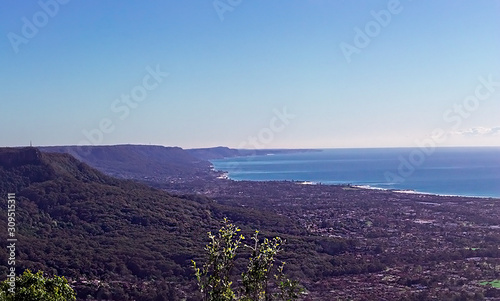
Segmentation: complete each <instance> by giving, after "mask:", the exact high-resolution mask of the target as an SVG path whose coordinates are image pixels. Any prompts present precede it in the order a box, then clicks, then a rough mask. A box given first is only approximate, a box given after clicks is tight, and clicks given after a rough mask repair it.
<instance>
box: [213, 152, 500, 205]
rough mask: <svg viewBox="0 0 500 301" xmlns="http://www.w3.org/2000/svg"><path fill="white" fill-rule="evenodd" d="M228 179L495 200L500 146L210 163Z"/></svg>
mask: <svg viewBox="0 0 500 301" xmlns="http://www.w3.org/2000/svg"><path fill="white" fill-rule="evenodd" d="M212 164H213V166H214V169H216V170H220V171H225V172H227V174H228V177H229V178H231V179H233V180H251V181H279V180H294V181H307V182H314V183H323V184H352V185H359V186H367V187H371V188H381V189H395V190H411V191H415V192H421V193H432V194H440V195H460V196H477V197H494V198H500V148H499V147H484V148H479V147H477V148H465V147H464V148H435V149H427V150H426V149H418V148H378V149H325V150H319V151H317V152H303V153H290V154H275V155H261V156H248V157H235V158H226V159H221V160H212Z"/></svg>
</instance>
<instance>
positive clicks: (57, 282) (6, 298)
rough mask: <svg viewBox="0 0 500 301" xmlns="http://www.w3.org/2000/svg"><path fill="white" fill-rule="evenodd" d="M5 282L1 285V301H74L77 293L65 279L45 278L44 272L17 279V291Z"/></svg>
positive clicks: (28, 272)
mask: <svg viewBox="0 0 500 301" xmlns="http://www.w3.org/2000/svg"><path fill="white" fill-rule="evenodd" d="M11 288H12V285H11V283H10V282H9V280H5V281H4V282H2V283H1V285H0V301H21V300H22V301H74V300H76V296H75V292H74V290H73V289H72V288H71V286H69V284H68V281H67V280H66V278H64V277H59V276H54V277H52V278H50V277H45V276H44V275H43V272H42V271H38V272H37V273H36V274H33V273H32V272H31V271H30V270H26V271H24V273H23V274H22V275H21V276H19V277H16V281H15V289H14V292H12V289H11Z"/></svg>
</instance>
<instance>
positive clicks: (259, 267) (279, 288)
mask: <svg viewBox="0 0 500 301" xmlns="http://www.w3.org/2000/svg"><path fill="white" fill-rule="evenodd" d="M240 231H241V229H239V228H238V227H236V226H235V225H233V224H231V223H230V222H229V221H228V220H227V219H224V222H223V225H222V228H221V229H220V230H219V233H218V234H215V235H214V234H212V233H209V234H208V237H209V238H210V242H209V244H208V245H207V246H206V247H205V250H206V251H207V255H208V259H207V262H206V263H205V264H204V265H203V267H202V268H198V267H197V265H196V262H195V261H193V268H194V270H195V275H196V279H197V281H198V286H199V289H200V292H201V294H202V296H203V300H206V301H233V300H240V301H270V300H287V301H288V300H297V299H298V298H299V295H300V293H301V292H302V288H300V287H299V284H298V282H297V281H292V280H290V279H288V278H286V277H285V275H284V273H283V267H284V264H285V263H282V265H281V266H279V267H278V268H277V271H276V274H274V277H271V271H272V268H273V266H274V262H275V260H276V255H277V254H278V253H279V252H281V251H282V250H283V249H282V247H283V245H284V243H285V241H284V240H282V239H281V238H280V237H275V238H273V239H271V240H269V239H267V238H266V239H264V241H263V242H260V241H259V239H258V234H259V231H256V232H255V234H254V236H253V237H252V240H253V241H254V244H253V246H248V245H245V247H247V248H249V249H250V250H251V255H250V258H249V261H248V265H247V270H246V272H243V273H242V275H241V287H239V288H238V289H237V290H235V289H233V288H232V284H233V281H232V280H231V270H232V269H233V267H234V260H235V257H236V254H237V250H238V249H239V247H240V245H241V242H242V241H243V240H244V239H245V237H244V236H243V235H241V234H239V233H238V232H240ZM272 278H274V280H275V281H274V282H273V283H271V279H272ZM273 284H274V286H272V285H273ZM271 288H273V289H271Z"/></svg>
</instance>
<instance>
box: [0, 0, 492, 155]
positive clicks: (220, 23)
mask: <svg viewBox="0 0 500 301" xmlns="http://www.w3.org/2000/svg"><path fill="white" fill-rule="evenodd" d="M0 29H1V31H0V51H1V56H0V66H1V69H0V81H1V82H2V89H0V99H1V103H0V110H1V112H2V117H1V118H0V145H1V146H19V145H27V144H29V141H30V140H32V141H33V144H34V145H75V144H123V143H133V144H159V145H167V146H181V147H185V148H191V147H209V146H217V145H225V146H230V147H246V148H250V147H252V148H253V147H258V148H277V147H286V148H297V147H307V148H326V147H392V146H409V147H411V146H418V145H419V144H425V143H426V142H427V143H430V144H434V145H436V146H453V145H456V146H487V145H492V146H500V118H499V116H500V56H499V53H500V2H499V1H496V0H484V1H457V0H453V1H451V0H450V1H431V0H422V1H410V0H401V1H395V0H390V1H375V0H370V1H368V0H366V1H346V0H344V1H342V0H339V1H327V0H300V1H299V0H274V1H265V0H252V1H250V0H240V1H237V0H217V1H212V0H209V1H97V0H86V1H79V0H64V1H63V0H59V1H57V0H40V1H38V2H37V1H2V2H1V3H0ZM167 74H168V75H167ZM134 93H135V94H134ZM132 95H135V96H132ZM127 96H131V98H130V97H129V98H128V101H126V100H125V99H127ZM124 97H125V98H124Z"/></svg>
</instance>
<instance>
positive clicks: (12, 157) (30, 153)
mask: <svg viewBox="0 0 500 301" xmlns="http://www.w3.org/2000/svg"><path fill="white" fill-rule="evenodd" d="M41 159H42V154H41V153H40V151H39V150H38V149H36V148H33V147H26V148H0V166H4V167H15V166H21V165H27V164H34V165H38V164H40V163H41V162H42V161H41Z"/></svg>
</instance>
